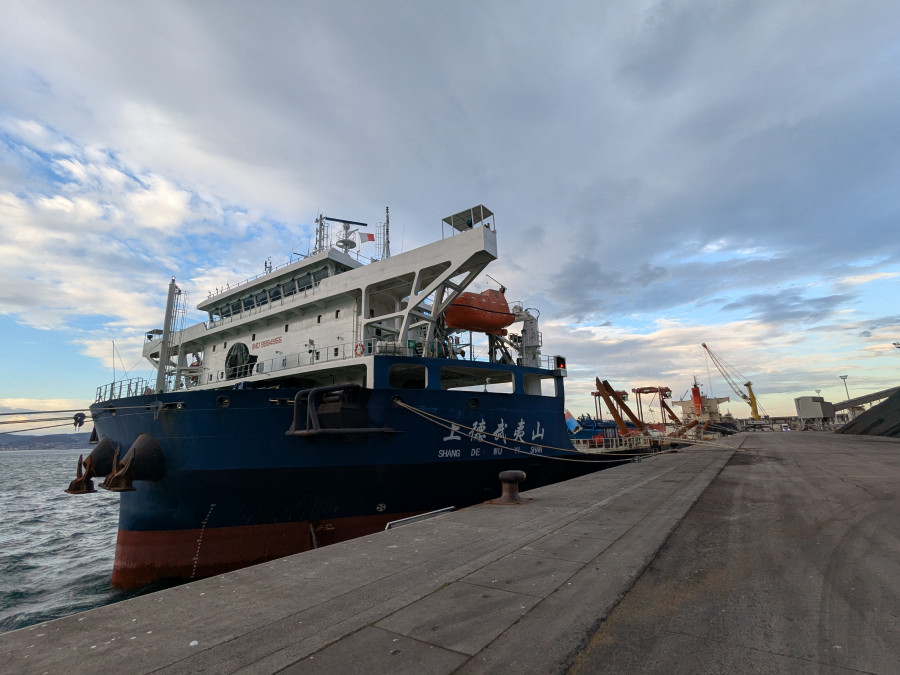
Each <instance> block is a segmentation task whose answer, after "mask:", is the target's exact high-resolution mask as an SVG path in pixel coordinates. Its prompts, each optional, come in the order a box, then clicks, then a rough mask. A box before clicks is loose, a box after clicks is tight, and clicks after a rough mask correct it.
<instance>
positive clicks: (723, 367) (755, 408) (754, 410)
mask: <svg viewBox="0 0 900 675" xmlns="http://www.w3.org/2000/svg"><path fill="white" fill-rule="evenodd" d="M701 346H702V347H703V349H705V350H706V353H707V354H709V358H710V359H712V362H713V364H714V365H715V366H716V368H717V369H718V370H719V372H720V373H722V377H723V378H725V381H726V382H727V383H728V386H729V387H731V389H732V391H734V393H735V394H737V395H738V396H740V397H741V398H742V399H744V400H745V401H746V402H747V404H748V405H749V406H750V416H751V417H753V419H755V420H758V419H759V418H760V417H759V405H758V404H757V402H756V394H754V393H753V383H752V382H750V381H749V380H747V381H746V382H744V386H745V387H747V393H746V394H745V393H744V392H743V391H742V390H741V388H740V386H739V385H738V380H745V379H746V378H745V377H744V376H743V375H741V374H740V373H739V372H738V371H736V370H735V369H734V368H733V367H732V366H730V365H728V364H727V363H725V362H724V361H723V360H722V359H721V358H720V357H719V356H718V355H717V354H716V353H715V352H714V351H713V350H712V349H710V348H709V347H707V346H706V343H705V342H704V343H703V344H702V345H701Z"/></svg>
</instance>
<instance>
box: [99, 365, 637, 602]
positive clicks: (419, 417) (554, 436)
mask: <svg viewBox="0 0 900 675" xmlns="http://www.w3.org/2000/svg"><path fill="white" fill-rule="evenodd" d="M373 362H374V366H373V367H374V368H375V377H374V383H375V386H374V387H373V388H371V389H367V388H363V389H359V390H351V389H346V390H338V391H337V392H334V391H330V392H329V391H326V392H325V393H324V394H322V395H321V396H318V398H316V400H315V405H314V406H313V407H312V409H310V406H309V401H308V399H309V392H308V390H304V389H302V388H301V387H279V388H265V389H260V388H256V389H250V388H240V386H241V385H238V388H233V389H206V390H189V391H175V392H171V393H166V394H159V395H147V396H134V397H130V398H122V399H116V400H112V401H105V402H101V403H96V404H94V405H93V406H92V408H91V411H92V414H93V416H94V424H95V428H96V430H97V434H98V436H100V437H101V438H103V437H105V438H106V439H108V440H109V441H111V442H112V444H113V445H115V446H118V447H120V448H121V450H120V455H122V456H124V455H125V453H126V450H128V448H130V447H131V446H132V444H134V443H135V441H136V439H138V437H140V436H142V435H144V436H150V437H152V438H153V439H155V441H156V442H157V443H158V448H159V450H160V451H161V454H162V456H163V458H164V461H163V464H164V470H163V471H162V472H161V473H160V474H159V475H153V476H152V477H151V479H142V476H141V475H140V466H139V463H140V462H139V461H138V462H135V473H134V480H133V482H132V483H131V484H130V485H131V487H133V490H130V489H126V491H123V492H121V503H120V512H119V533H118V540H117V550H116V562H115V567H114V572H113V584H114V585H116V586H119V587H135V586H141V585H145V584H148V583H151V582H154V581H157V580H160V579H163V578H181V579H190V578H199V577H202V576H208V575H211V574H216V573H220V572H222V571H226V570H229V569H235V568H238V567H242V566H246V565H249V564H254V563H258V562H263V561H265V560H269V559H272V558H276V557H280V556H283V555H289V554H292V553H297V552H300V551H304V550H308V549H310V548H315V547H317V546H321V545H325V544H328V543H333V542H335V541H341V540H344V539H348V538H351V537H354V536H359V535H362V534H366V533H371V532H373V531H376V530H379V529H383V528H384V524H385V523H386V522H388V521H391V520H395V519H398V518H402V517H405V516H408V515H412V514H416V513H422V512H427V511H432V510H436V509H440V508H445V507H451V506H452V507H456V508H460V507H465V506H470V505H472V504H476V503H479V502H482V501H485V500H488V499H492V498H495V497H498V496H499V495H500V492H501V484H500V482H499V480H498V474H499V472H500V471H503V470H507V469H521V470H523V471H525V473H526V475H527V478H526V480H525V482H524V483H522V485H521V489H523V490H528V489H531V488H535V487H540V486H542V485H547V484H550V483H554V482H557V481H560V480H565V479H568V478H572V477H575V476H578V475H583V474H585V473H589V472H592V471H597V470H600V469H603V468H607V467H609V466H611V465H613V463H614V462H610V458H609V456H600V457H596V456H594V457H593V458H592V457H591V456H584V455H579V454H576V453H575V452H574V449H573V448H572V445H571V443H570V442H569V437H568V432H567V429H566V427H565V423H564V417H563V387H562V378H561V377H556V378H555V379H556V392H555V395H553V396H545V395H528V394H522V393H494V392H490V391H464V390H443V389H441V388H440V386H439V378H437V377H435V378H431V377H429V379H428V381H429V385H428V386H427V387H425V388H421V389H398V388H394V387H391V386H389V384H388V375H387V370H388V367H389V365H390V364H392V363H404V362H415V363H417V364H422V363H423V362H425V363H428V364H429V366H428V367H429V368H439V367H440V366H441V365H447V363H448V361H447V360H446V359H422V358H418V359H408V358H404V357H392V356H376V357H374V358H373ZM484 365H485V366H486V367H489V368H491V369H493V370H497V369H499V368H505V369H506V370H508V371H509V372H511V373H513V376H514V385H513V390H514V391H516V392H520V391H523V390H524V389H523V383H522V377H523V374H526V373H533V374H541V375H543V376H547V375H548V374H549V373H551V372H552V371H545V370H541V369H537V368H522V367H516V366H500V365H498V364H484ZM466 367H467V368H475V367H481V364H477V363H471V364H469V363H467V364H466ZM432 382H435V383H436V384H434V385H432V384H430V383H432ZM326 389H329V388H326ZM298 394H300V397H299V400H297V399H298ZM351 394H352V395H351ZM342 397H343V400H340V399H341V398H342ZM314 398H315V396H314ZM335 398H337V399H339V400H337V401H335V400H334V399H335ZM347 399H352V400H347ZM311 417H312V418H315V419H313V420H312V421H311ZM560 458H565V459H566V460H570V461H562V460H561V459H560ZM592 459H594V460H600V461H591V460H592ZM628 459H629V457H628V456H622V457H621V461H627V460H628ZM572 460H574V461H572Z"/></svg>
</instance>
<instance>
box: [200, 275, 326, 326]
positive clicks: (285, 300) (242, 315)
mask: <svg viewBox="0 0 900 675" xmlns="http://www.w3.org/2000/svg"><path fill="white" fill-rule="evenodd" d="M260 276H265V275H264V274H263V275H260ZM242 283H246V282H242ZM319 283H320V282H318V281H316V282H314V283H312V284H310V285H309V286H305V287H303V288H301V289H299V290H297V291H296V292H294V293H291V294H290V295H287V296H285V295H280V296H279V297H278V298H275V299H270V300H268V301H267V302H266V303H265V304H263V305H257V304H255V303H254V304H253V306H252V307H248V308H246V309H241V311H239V312H234V313H233V314H229V315H228V316H222V317H220V318H218V319H215V320H213V319H210V320H209V321H207V322H206V324H207V326H208V327H209V328H219V327H220V326H224V325H227V324H230V323H240V322H241V321H243V320H244V319H249V318H250V317H252V316H255V315H256V314H263V313H265V312H269V311H271V310H273V309H274V310H277V309H278V308H280V307H284V306H285V305H290V304H293V303H294V302H296V301H297V300H303V299H306V298H309V297H311V296H314V295H315V294H316V291H317V290H318V288H319ZM229 292H230V291H229Z"/></svg>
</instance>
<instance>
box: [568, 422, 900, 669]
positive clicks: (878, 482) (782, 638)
mask: <svg viewBox="0 0 900 675" xmlns="http://www.w3.org/2000/svg"><path fill="white" fill-rule="evenodd" d="M571 672H572V673H628V672H634V673H636V672H640V673H726V672H740V673H781V672H783V673H859V672H865V673H898V672H900V442H898V441H897V440H896V439H885V438H879V437H866V436H840V435H835V434H828V433H802V434H800V433H763V434H751V435H749V436H747V437H746V438H745V440H744V442H743V444H742V447H741V450H740V451H739V452H737V453H736V454H735V455H734V457H733V458H732V460H731V461H730V462H729V464H728V465H727V466H726V467H725V469H724V470H723V471H722V473H721V474H720V475H719V477H718V478H717V479H716V480H715V481H714V482H713V483H712V484H711V485H710V487H709V489H707V491H706V492H705V493H704V494H703V496H702V497H701V498H700V500H699V501H698V502H697V504H696V505H695V506H694V508H693V509H692V510H691V512H690V514H689V516H688V517H687V518H685V520H684V521H683V522H682V523H681V525H680V526H679V527H678V529H677V530H676V532H675V533H674V534H673V536H672V537H671V538H670V539H669V541H668V543H667V544H666V545H665V546H664V547H663V548H662V549H661V551H660V552H659V555H658V556H657V557H656V558H655V559H654V561H653V562H652V563H651V564H650V565H649V567H648V568H647V570H646V571H645V572H644V574H643V576H642V577H641V578H640V579H639V580H638V582H637V584H636V585H635V586H634V588H633V589H632V590H631V591H630V592H629V593H628V595H627V596H626V597H625V598H624V600H623V601H622V603H621V604H620V605H619V606H618V607H616V608H615V610H614V611H613V612H612V613H611V615H610V616H609V618H608V619H607V621H605V622H604V623H603V624H602V626H601V627H600V629H599V630H598V631H597V632H596V633H595V634H594V636H593V638H592V641H591V643H590V645H589V647H588V648H587V649H585V650H584V651H583V653H582V654H581V655H580V656H579V657H578V659H577V660H576V663H575V666H574V667H573V668H572V669H571Z"/></svg>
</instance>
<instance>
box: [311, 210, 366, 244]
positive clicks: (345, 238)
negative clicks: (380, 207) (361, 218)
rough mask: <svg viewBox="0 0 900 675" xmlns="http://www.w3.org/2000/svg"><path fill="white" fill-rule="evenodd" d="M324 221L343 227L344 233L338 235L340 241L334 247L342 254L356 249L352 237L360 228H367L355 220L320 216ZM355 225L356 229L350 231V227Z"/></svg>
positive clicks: (364, 224)
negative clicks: (340, 250) (341, 251)
mask: <svg viewBox="0 0 900 675" xmlns="http://www.w3.org/2000/svg"><path fill="white" fill-rule="evenodd" d="M322 218H323V219H324V220H328V221H330V222H332V223H340V224H341V225H343V227H344V231H343V232H342V233H341V235H340V239H338V240H337V241H336V242H335V246H337V247H338V248H339V249H342V250H343V251H344V253H346V252H347V251H349V250H350V249H351V248H356V242H355V241H353V237H352V235H354V234H356V233H357V232H358V231H359V228H360V227H368V224H367V223H359V222H357V221H355V220H344V219H343V218H328V217H327V216H322ZM351 225H356V226H357V228H356V229H355V230H351V229H350V226H351Z"/></svg>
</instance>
